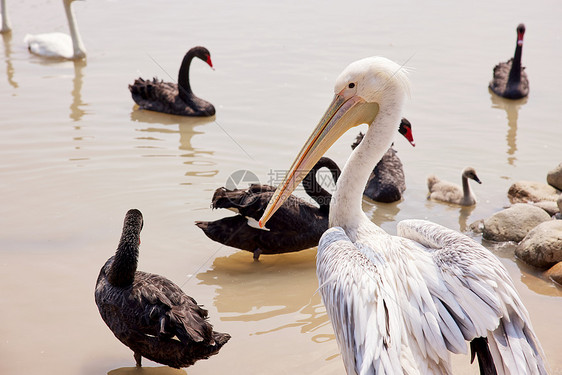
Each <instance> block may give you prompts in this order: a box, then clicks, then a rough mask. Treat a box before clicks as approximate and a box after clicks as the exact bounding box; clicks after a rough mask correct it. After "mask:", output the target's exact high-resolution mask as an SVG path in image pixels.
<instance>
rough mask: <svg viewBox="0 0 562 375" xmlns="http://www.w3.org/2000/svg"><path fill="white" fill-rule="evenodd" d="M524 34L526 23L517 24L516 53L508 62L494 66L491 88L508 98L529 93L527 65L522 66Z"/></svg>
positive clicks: (520, 96)
mask: <svg viewBox="0 0 562 375" xmlns="http://www.w3.org/2000/svg"><path fill="white" fill-rule="evenodd" d="M523 35H525V25H523V24H522V23H520V24H519V26H517V45H516V46H515V55H514V56H513V58H512V59H509V61H507V62H501V63H499V64H498V65H496V66H495V67H494V78H493V79H492V80H491V81H490V86H489V87H490V90H492V91H493V92H494V93H496V94H497V95H499V96H501V97H504V98H507V99H521V98H524V97H526V96H527V95H529V79H528V78H527V73H526V72H525V67H522V66H521V53H522V52H523Z"/></svg>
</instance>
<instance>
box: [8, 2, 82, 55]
mask: <svg viewBox="0 0 562 375" xmlns="http://www.w3.org/2000/svg"><path fill="white" fill-rule="evenodd" d="M2 1H4V0H2ZM71 5H72V2H71V1H64V10H65V12H66V18H67V19H68V28H69V30H70V38H71V39H72V48H73V50H74V58H75V59H81V58H84V57H86V48H85V47H84V43H82V38H81V37H80V32H79V31H78V25H77V24H76V18H75V17H74V12H73V11H72V7H71Z"/></svg>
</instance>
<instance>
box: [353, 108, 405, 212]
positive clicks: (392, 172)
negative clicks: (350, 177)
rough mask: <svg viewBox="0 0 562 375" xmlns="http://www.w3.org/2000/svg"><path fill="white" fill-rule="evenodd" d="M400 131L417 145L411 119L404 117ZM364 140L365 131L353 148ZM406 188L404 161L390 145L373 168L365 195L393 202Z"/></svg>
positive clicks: (358, 137)
mask: <svg viewBox="0 0 562 375" xmlns="http://www.w3.org/2000/svg"><path fill="white" fill-rule="evenodd" d="M398 131H399V132H400V134H402V135H403V136H404V137H405V138H406V139H407V140H408V141H409V142H410V144H411V145H412V146H415V143H414V137H413V135H412V124H411V123H410V121H408V120H407V119H405V118H403V119H402V121H401V122H400V128H399V130H398ZM362 140H363V133H359V135H358V136H357V139H356V140H355V142H354V143H353V144H352V145H351V148H352V149H353V150H355V148H356V147H357V146H358V145H359V144H360V143H361V141H362ZM404 190H406V182H405V178H404V169H403V167H402V162H401V161H400V159H399V158H398V155H397V154H396V150H394V148H393V147H392V146H390V148H389V149H388V151H386V153H385V154H384V156H383V157H382V159H381V160H380V161H379V162H378V164H377V165H376V167H375V169H373V172H371V176H370V177H369V181H368V182H367V186H365V190H364V191H363V195H365V196H367V197H368V198H370V199H372V200H374V201H376V202H383V203H392V202H396V201H399V200H400V199H402V193H404Z"/></svg>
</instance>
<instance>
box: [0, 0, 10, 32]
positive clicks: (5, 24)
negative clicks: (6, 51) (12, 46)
mask: <svg viewBox="0 0 562 375" xmlns="http://www.w3.org/2000/svg"><path fill="white" fill-rule="evenodd" d="M0 5H1V6H2V9H0V11H2V28H1V29H0V33H8V32H10V31H12V26H11V25H10V19H9V18H8V11H7V9H6V0H0Z"/></svg>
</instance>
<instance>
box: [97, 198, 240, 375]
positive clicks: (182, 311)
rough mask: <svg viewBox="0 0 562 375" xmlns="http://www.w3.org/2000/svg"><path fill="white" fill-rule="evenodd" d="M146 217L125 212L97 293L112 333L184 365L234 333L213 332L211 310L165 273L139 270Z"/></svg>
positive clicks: (139, 350) (152, 355)
mask: <svg viewBox="0 0 562 375" xmlns="http://www.w3.org/2000/svg"><path fill="white" fill-rule="evenodd" d="M142 227H143V218H142V214H141V212H140V211H139V210H136V209H132V210H129V211H128V212H127V215H126V216H125V222H124V224H123V233H122V235H121V239H120V240H119V245H118V246H117V251H116V252H115V256H112V257H111V258H109V259H108V260H107V262H106V263H105V265H104V266H103V267H102V269H101V271H100V274H99V276H98V280H97V283H96V291H95V298H96V304H97V305H98V309H99V311H100V314H101V317H102V318H103V320H104V321H105V323H106V324H107V325H108V327H109V328H110V329H111V331H112V332H113V334H114V335H115V336H116V337H117V338H118V339H119V340H120V341H121V342H122V343H123V344H125V345H127V346H128V347H129V348H131V350H132V351H133V352H134V358H135V360H136V364H137V366H138V367H140V366H141V358H142V357H145V358H148V359H150V360H152V361H155V362H158V363H162V364H164V365H168V366H170V367H175V368H180V367H187V366H191V365H192V364H194V363H195V362H196V361H197V360H199V359H206V358H209V357H210V356H211V355H214V354H217V353H218V351H219V349H220V348H221V347H222V346H223V345H224V344H225V343H226V342H227V341H228V340H229V339H230V335H228V334H226V333H219V332H215V331H213V327H212V326H211V324H209V322H207V310H205V309H203V308H201V307H200V306H199V305H197V302H196V301H195V300H194V299H193V298H191V297H189V296H188V295H186V294H185V293H184V292H183V291H182V290H181V288H180V287H178V286H177V285H176V284H174V283H173V282H171V281H170V280H168V279H166V278H165V277H162V276H159V275H155V274H151V273H146V272H142V271H137V261H138V255H139V245H140V232H141V230H142Z"/></svg>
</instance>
